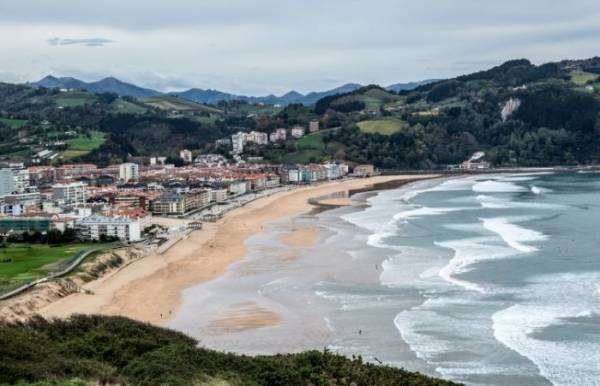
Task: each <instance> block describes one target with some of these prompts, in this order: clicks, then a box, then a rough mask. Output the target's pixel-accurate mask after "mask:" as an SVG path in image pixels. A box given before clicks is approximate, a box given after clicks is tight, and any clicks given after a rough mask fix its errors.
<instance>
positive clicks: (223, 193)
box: [210, 189, 229, 203]
mask: <svg viewBox="0 0 600 386" xmlns="http://www.w3.org/2000/svg"><path fill="white" fill-rule="evenodd" d="M228 194H229V193H228V192H227V189H212V190H211V191H210V202H217V203H218V202H225V201H226V200H227V195H228Z"/></svg>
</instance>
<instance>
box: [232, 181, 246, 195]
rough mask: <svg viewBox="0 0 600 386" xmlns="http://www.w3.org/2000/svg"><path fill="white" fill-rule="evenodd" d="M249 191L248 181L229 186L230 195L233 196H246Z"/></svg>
mask: <svg viewBox="0 0 600 386" xmlns="http://www.w3.org/2000/svg"><path fill="white" fill-rule="evenodd" d="M247 191H248V185H247V184H246V181H233V182H231V183H230V184H229V193H231V194H233V195H236V196H237V195H240V194H245V193H246V192H247Z"/></svg>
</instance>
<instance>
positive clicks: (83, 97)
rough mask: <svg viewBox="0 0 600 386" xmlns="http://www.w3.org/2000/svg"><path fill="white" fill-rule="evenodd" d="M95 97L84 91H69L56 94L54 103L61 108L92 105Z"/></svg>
mask: <svg viewBox="0 0 600 386" xmlns="http://www.w3.org/2000/svg"><path fill="white" fill-rule="evenodd" d="M95 100H96V96H95V95H93V94H90V93H87V92H85V91H69V92H64V93H60V94H58V95H57V96H56V97H55V98H54V101H55V102H56V104H57V105H58V106H61V107H77V106H83V105H86V104H88V103H92V102H94V101H95Z"/></svg>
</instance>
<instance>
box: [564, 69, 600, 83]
mask: <svg viewBox="0 0 600 386" xmlns="http://www.w3.org/2000/svg"><path fill="white" fill-rule="evenodd" d="M570 75H571V81H572V82H573V83H575V84H576V85H578V86H582V85H585V84H587V83H588V82H590V81H592V82H593V81H596V80H598V78H599V77H600V75H598V74H592V73H589V72H585V71H573V72H571V74H570Z"/></svg>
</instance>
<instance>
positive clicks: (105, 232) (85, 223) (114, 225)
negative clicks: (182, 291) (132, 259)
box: [75, 216, 142, 242]
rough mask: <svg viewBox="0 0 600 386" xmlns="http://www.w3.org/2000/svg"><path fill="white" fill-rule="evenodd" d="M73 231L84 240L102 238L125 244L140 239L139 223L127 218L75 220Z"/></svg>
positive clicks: (94, 217)
mask: <svg viewBox="0 0 600 386" xmlns="http://www.w3.org/2000/svg"><path fill="white" fill-rule="evenodd" d="M75 229H76V231H77V233H78V235H79V236H80V237H81V238H83V239H86V240H101V239H102V238H103V236H104V237H116V238H118V239H119V240H122V241H127V242H133V241H139V240H141V239H142V231H141V226H140V222H139V221H137V220H133V219H130V218H127V217H104V216H90V217H86V218H83V219H81V220H77V221H76V222H75Z"/></svg>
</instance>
